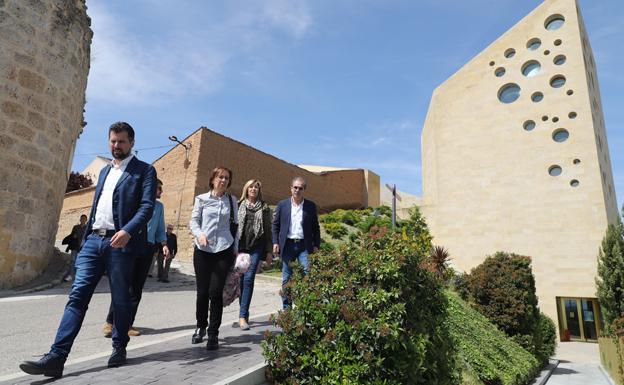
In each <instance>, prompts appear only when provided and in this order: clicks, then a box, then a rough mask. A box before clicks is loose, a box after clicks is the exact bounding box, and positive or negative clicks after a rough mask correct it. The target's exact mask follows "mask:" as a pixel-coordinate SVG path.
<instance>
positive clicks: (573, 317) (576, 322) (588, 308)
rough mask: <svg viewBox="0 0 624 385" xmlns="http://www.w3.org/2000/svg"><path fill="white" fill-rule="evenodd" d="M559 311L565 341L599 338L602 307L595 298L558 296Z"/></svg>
mask: <svg viewBox="0 0 624 385" xmlns="http://www.w3.org/2000/svg"><path fill="white" fill-rule="evenodd" d="M557 300H558V304H559V306H557V312H558V316H559V323H560V328H561V329H560V333H561V336H562V337H561V338H562V340H563V341H569V340H575V341H592V342H596V341H597V340H598V333H599V331H600V328H601V323H600V317H601V315H600V308H599V306H598V301H597V300H596V299H595V298H561V297H559V298H557Z"/></svg>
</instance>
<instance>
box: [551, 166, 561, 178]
mask: <svg viewBox="0 0 624 385" xmlns="http://www.w3.org/2000/svg"><path fill="white" fill-rule="evenodd" d="M561 171H562V170H561V166H557V165H556V164H555V165H552V166H550V167H548V174H549V175H550V176H559V175H561Z"/></svg>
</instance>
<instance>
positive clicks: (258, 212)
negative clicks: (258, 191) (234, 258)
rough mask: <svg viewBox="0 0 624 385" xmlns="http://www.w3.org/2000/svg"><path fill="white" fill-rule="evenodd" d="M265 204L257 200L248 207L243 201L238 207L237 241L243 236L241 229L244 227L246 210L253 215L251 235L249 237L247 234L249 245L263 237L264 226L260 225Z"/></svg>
mask: <svg viewBox="0 0 624 385" xmlns="http://www.w3.org/2000/svg"><path fill="white" fill-rule="evenodd" d="M264 206H265V204H264V203H263V202H261V201H260V200H257V201H256V203H254V204H253V205H249V201H248V200H245V201H243V202H241V205H240V206H239V207H238V234H237V236H238V239H240V237H241V235H242V234H243V228H244V227H245V218H246V217H247V210H249V211H250V212H252V213H254V219H253V234H251V236H250V235H249V234H247V237H249V240H250V241H251V242H249V244H253V243H255V242H256V241H257V240H258V239H260V238H261V237H262V236H263V235H264V226H263V223H262V211H263V210H262V209H264Z"/></svg>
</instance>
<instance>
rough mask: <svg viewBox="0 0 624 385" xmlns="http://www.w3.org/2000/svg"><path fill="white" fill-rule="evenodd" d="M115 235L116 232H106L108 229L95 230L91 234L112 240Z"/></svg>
mask: <svg viewBox="0 0 624 385" xmlns="http://www.w3.org/2000/svg"><path fill="white" fill-rule="evenodd" d="M115 233H116V231H115V230H106V229H93V231H92V232H91V234H95V235H98V236H100V237H104V238H110V237H112V236H113V235H115Z"/></svg>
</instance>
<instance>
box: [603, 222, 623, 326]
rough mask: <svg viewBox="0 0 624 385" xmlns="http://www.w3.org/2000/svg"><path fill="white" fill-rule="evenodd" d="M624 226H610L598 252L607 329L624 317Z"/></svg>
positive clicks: (620, 224)
mask: <svg viewBox="0 0 624 385" xmlns="http://www.w3.org/2000/svg"><path fill="white" fill-rule="evenodd" d="M622 282H624V226H622V223H621V222H620V223H618V224H617V225H609V227H608V228H607V232H606V234H605V236H604V238H603V239H602V245H601V247H600V250H599V251H598V277H597V278H596V286H597V290H596V292H597V297H598V301H599V302H600V307H601V309H602V315H603V317H604V320H605V324H606V329H607V331H610V330H611V328H612V324H613V322H614V321H615V320H617V319H618V318H619V317H620V316H622V315H624V287H623V286H622Z"/></svg>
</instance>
